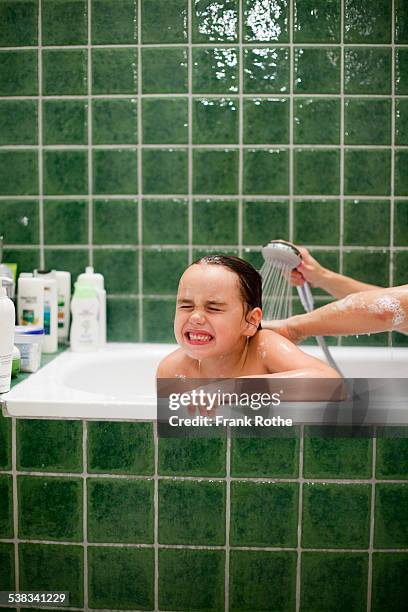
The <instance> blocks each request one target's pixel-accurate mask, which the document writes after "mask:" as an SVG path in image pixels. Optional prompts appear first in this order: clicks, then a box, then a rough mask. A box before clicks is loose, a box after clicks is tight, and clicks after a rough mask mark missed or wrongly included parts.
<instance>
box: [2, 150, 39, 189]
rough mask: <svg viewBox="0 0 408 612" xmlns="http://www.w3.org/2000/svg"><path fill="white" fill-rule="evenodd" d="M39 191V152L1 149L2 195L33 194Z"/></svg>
mask: <svg viewBox="0 0 408 612" xmlns="http://www.w3.org/2000/svg"><path fill="white" fill-rule="evenodd" d="M37 193H38V156H37V152H35V151H0V195H31V194H37Z"/></svg>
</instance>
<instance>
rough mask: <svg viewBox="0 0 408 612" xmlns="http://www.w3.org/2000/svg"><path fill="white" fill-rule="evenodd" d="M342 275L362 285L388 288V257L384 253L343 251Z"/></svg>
mask: <svg viewBox="0 0 408 612" xmlns="http://www.w3.org/2000/svg"><path fill="white" fill-rule="evenodd" d="M343 273H344V274H346V275H347V276H351V277H353V278H355V279H357V280H360V281H362V282H363V283H370V284H373V285H380V286H382V287H388V286H389V285H388V273H389V255H388V253H386V252H385V251H382V252H379V253H376V252H374V251H368V250H365V251H364V252H358V251H354V252H350V251H345V252H344V272H343Z"/></svg>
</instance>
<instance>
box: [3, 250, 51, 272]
mask: <svg viewBox="0 0 408 612" xmlns="http://www.w3.org/2000/svg"><path fill="white" fill-rule="evenodd" d="M3 258H4V261H12V262H14V263H16V264H17V272H18V274H20V272H32V271H33V270H34V268H38V267H39V266H40V250H39V249H27V248H25V249H24V250H21V249H8V248H5V249H4V251H3ZM61 269H62V268H60V270H61Z"/></svg>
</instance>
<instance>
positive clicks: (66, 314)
mask: <svg viewBox="0 0 408 612" xmlns="http://www.w3.org/2000/svg"><path fill="white" fill-rule="evenodd" d="M55 275H56V278H57V292H58V340H59V341H60V342H63V343H66V342H68V331H69V321H70V302H71V274H70V273H69V272H63V271H60V270H57V271H56V273H55Z"/></svg>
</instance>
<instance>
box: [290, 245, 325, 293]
mask: <svg viewBox="0 0 408 612" xmlns="http://www.w3.org/2000/svg"><path fill="white" fill-rule="evenodd" d="M297 248H298V249H299V251H300V253H301V255H302V261H301V263H300V264H299V265H298V267H297V268H295V269H294V270H292V272H291V275H290V284H291V285H292V286H299V285H300V286H301V285H303V284H304V282H305V281H307V282H308V283H309V284H310V285H311V286H312V287H320V283H321V281H322V280H323V276H324V272H325V268H323V266H321V265H320V264H319V262H318V261H317V260H316V259H315V258H314V257H312V256H311V254H310V253H309V251H308V250H307V249H305V248H304V247H297Z"/></svg>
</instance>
